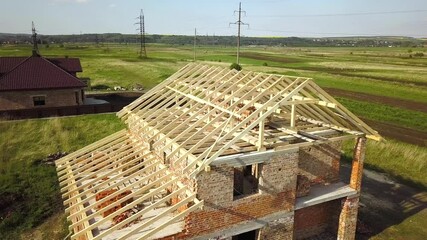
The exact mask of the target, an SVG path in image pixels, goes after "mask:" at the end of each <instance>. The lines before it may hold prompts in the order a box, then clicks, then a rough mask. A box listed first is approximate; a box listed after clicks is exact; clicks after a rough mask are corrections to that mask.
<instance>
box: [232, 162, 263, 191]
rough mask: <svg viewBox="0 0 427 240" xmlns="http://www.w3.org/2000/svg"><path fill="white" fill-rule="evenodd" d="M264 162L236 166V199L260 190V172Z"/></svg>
mask: <svg viewBox="0 0 427 240" xmlns="http://www.w3.org/2000/svg"><path fill="white" fill-rule="evenodd" d="M261 166H262V164H253V165H248V166H244V167H235V168H234V190H233V196H234V199H239V198H241V197H244V196H247V195H251V194H255V193H258V192H259V189H258V186H259V172H260V170H261V169H260V168H261Z"/></svg>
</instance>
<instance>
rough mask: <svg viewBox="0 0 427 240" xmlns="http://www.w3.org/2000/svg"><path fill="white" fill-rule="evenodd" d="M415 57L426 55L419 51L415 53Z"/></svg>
mask: <svg viewBox="0 0 427 240" xmlns="http://www.w3.org/2000/svg"><path fill="white" fill-rule="evenodd" d="M414 57H424V53H422V52H417V53H415V54H414Z"/></svg>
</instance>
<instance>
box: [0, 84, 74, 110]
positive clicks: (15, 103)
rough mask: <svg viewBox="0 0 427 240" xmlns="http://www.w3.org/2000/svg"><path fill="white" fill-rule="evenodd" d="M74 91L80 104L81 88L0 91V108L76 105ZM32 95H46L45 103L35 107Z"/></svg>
mask: <svg viewBox="0 0 427 240" xmlns="http://www.w3.org/2000/svg"><path fill="white" fill-rule="evenodd" d="M76 91H78V93H79V103H80V104H82V99H81V95H80V94H81V89H58V90H38V91H14V92H0V110H14V109H28V108H42V107H62V106H75V105H78V104H76V97H75V92H76ZM33 96H46V98H45V99H46V100H45V101H46V105H44V106H36V107H35V106H34V103H33Z"/></svg>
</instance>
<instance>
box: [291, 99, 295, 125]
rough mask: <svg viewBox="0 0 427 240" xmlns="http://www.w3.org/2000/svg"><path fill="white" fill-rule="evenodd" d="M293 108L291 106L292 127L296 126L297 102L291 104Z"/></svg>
mask: <svg viewBox="0 0 427 240" xmlns="http://www.w3.org/2000/svg"><path fill="white" fill-rule="evenodd" d="M291 107H292V108H291V128H294V127H295V110H296V109H295V108H296V106H295V104H292V106H291Z"/></svg>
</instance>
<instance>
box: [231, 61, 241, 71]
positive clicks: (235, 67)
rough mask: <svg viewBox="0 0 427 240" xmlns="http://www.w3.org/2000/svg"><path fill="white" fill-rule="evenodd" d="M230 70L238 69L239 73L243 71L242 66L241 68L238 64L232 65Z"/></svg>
mask: <svg viewBox="0 0 427 240" xmlns="http://www.w3.org/2000/svg"><path fill="white" fill-rule="evenodd" d="M230 69H236V70H237V71H241V70H242V66H240V65H239V64H237V63H232V64H231V65H230Z"/></svg>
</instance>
